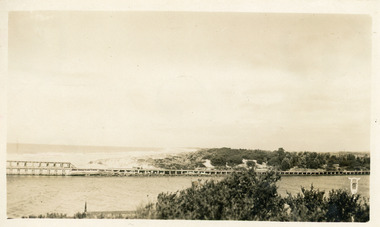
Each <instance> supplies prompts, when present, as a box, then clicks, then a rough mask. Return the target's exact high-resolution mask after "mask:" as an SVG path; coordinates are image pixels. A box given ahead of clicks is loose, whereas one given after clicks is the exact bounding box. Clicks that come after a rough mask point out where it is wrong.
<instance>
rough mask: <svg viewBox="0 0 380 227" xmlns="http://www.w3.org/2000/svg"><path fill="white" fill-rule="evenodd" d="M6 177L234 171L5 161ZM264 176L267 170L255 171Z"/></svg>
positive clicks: (308, 173)
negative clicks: (80, 165)
mask: <svg viewBox="0 0 380 227" xmlns="http://www.w3.org/2000/svg"><path fill="white" fill-rule="evenodd" d="M6 169H7V175H48V176H50V175H52V176H57V175H62V176H223V175H228V174H231V173H233V172H239V171H234V170H215V169H214V170H183V169H142V168H107V169H95V168H77V167H75V166H74V165H73V164H71V163H70V162H38V161H7V165H6ZM256 172H257V173H258V174H266V173H267V170H257V171H256ZM278 173H279V174H280V175H283V176H318V175H323V176H329V175H369V174H370V171H369V170H366V171H278Z"/></svg>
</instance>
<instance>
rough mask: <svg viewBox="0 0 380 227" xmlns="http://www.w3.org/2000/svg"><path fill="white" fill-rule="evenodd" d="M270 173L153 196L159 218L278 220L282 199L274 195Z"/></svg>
mask: <svg viewBox="0 0 380 227" xmlns="http://www.w3.org/2000/svg"><path fill="white" fill-rule="evenodd" d="M279 178H280V177H279V176H278V175H275V173H274V172H269V173H268V174H267V175H257V174H256V173H255V172H254V171H253V170H250V171H245V172H243V173H240V174H238V173H234V174H232V175H231V176H229V177H227V178H225V179H223V180H221V181H219V182H215V181H214V180H211V181H207V182H206V183H205V184H204V185H202V186H199V185H193V186H192V187H191V188H188V189H186V190H182V191H178V192H176V193H161V194H159V195H158V197H157V200H158V201H157V203H156V217H157V218H159V219H199V220H282V219H283V218H282V214H283V210H284V200H283V199H282V198H281V197H280V196H279V195H278V194H277V186H276V184H275V183H276V181H277V180H279Z"/></svg>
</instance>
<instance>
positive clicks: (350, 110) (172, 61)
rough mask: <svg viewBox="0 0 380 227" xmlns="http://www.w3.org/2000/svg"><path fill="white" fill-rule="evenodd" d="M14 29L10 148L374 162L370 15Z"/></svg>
mask: <svg viewBox="0 0 380 227" xmlns="http://www.w3.org/2000/svg"><path fill="white" fill-rule="evenodd" d="M8 19H9V23H8V26H9V28H8V33H9V35H8V37H9V45H8V51H9V53H8V61H9V65H8V112H7V119H8V127H7V130H8V131H7V141H8V143H32V144H63V145H90V146H133V147H233V148H253V149H266V150H273V149H277V148H279V147H283V148H284V149H285V150H289V151H305V150H308V151H344V150H346V151H369V146H370V141H369V138H370V82H371V81H370V79H371V18H370V17H369V16H365V15H338V14H336V15H334V14H332V15H327V14H325V15H321V14H264V13H262V14H260V13H212V12H74V11H72V12H70V11H66V12H57V11H54V12H48V11H45V12H38V11H34V12H10V13H9V18H8Z"/></svg>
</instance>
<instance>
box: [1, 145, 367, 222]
mask: <svg viewBox="0 0 380 227" xmlns="http://www.w3.org/2000/svg"><path fill="white" fill-rule="evenodd" d="M20 147H21V149H20ZM8 148H9V149H8V151H7V159H8V160H20V161H21V160H22V161H24V160H25V161H69V162H72V163H73V164H74V165H76V166H77V167H105V168H107V167H113V166H114V167H135V166H136V165H141V164H142V163H141V162H139V160H140V159H142V158H156V157H161V158H162V157H165V155H173V154H178V153H183V152H192V151H195V150H196V148H170V149H167V148H165V149H158V148H157V149H156V148H154V149H153V148H144V149H143V148H129V149H125V148H124V149H123V148H111V149H110V148H99V147H96V148H95V147H72V146H71V147H68V146H64V147H56V146H55V147H54V146H51V145H49V146H41V145H38V146H37V145H22V146H19V145H17V146H16V145H11V146H8ZM99 160H100V161H99ZM99 163H101V165H100V164H99ZM94 165H95V166H94ZM99 165H100V166H99ZM148 167H149V166H148ZM145 168H147V166H145ZM349 177H353V176H347V175H346V176H282V178H281V180H280V181H279V182H277V186H278V192H279V194H280V195H282V196H286V195H287V193H291V194H292V195H295V194H296V193H299V192H301V187H305V188H307V189H309V188H310V186H311V185H313V187H314V188H316V189H319V190H322V191H326V193H327V192H328V191H330V190H331V189H346V190H350V180H349ZM355 177H359V178H360V180H359V189H358V193H359V194H361V195H362V196H363V197H365V198H367V199H368V200H369V199H370V189H369V186H370V176H368V175H361V176H355ZM198 179H201V180H203V181H205V180H210V179H215V180H220V179H222V177H207V176H205V177H203V176H202V177H199V176H150V177H147V176H133V177H132V176H130V177H96V176H86V177H85V176H26V175H7V180H6V183H7V185H6V189H7V216H8V218H21V217H23V216H29V215H36V216H38V215H40V214H42V215H45V214H46V213H64V214H67V215H68V216H72V215H74V214H75V213H77V212H83V211H84V207H85V204H86V207H87V211H89V212H91V211H131V210H135V209H137V208H139V207H142V206H144V205H146V204H148V203H149V202H155V201H156V198H157V195H158V194H159V193H162V192H164V193H165V192H176V191H178V190H183V189H186V188H188V187H190V186H191V184H192V182H193V181H198Z"/></svg>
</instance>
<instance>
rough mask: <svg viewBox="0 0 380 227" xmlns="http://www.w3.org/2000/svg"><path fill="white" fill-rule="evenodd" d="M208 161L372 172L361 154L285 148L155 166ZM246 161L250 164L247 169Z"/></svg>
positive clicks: (215, 153) (198, 156) (200, 154)
mask: <svg viewBox="0 0 380 227" xmlns="http://www.w3.org/2000/svg"><path fill="white" fill-rule="evenodd" d="M205 160H210V163H211V165H212V166H213V167H214V168H216V169H231V168H241V167H242V166H243V167H245V168H247V167H254V166H256V165H257V164H259V165H261V164H264V163H265V164H266V165H267V166H270V167H273V168H276V169H279V170H289V169H291V168H304V169H324V170H369V169H370V157H369V155H368V154H358V153H349V152H346V153H338V154H333V153H317V152H287V151H285V150H284V149H283V148H279V149H278V150H276V151H264V150H257V149H256V150H247V149H231V148H225V147H224V148H213V149H204V150H199V151H197V152H194V153H187V154H183V155H177V156H170V157H166V158H163V159H154V160H151V162H152V163H151V164H153V165H155V166H157V167H159V168H167V169H196V168H205V167H206V166H205V165H204V163H205ZM243 161H246V162H245V164H244V165H243Z"/></svg>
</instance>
